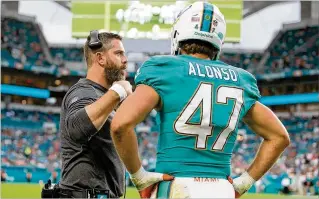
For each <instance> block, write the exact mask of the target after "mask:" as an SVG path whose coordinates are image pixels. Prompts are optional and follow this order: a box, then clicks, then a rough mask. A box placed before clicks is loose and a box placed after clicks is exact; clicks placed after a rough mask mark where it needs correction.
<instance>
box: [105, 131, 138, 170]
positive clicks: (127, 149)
mask: <svg viewBox="0 0 319 199" xmlns="http://www.w3.org/2000/svg"><path fill="white" fill-rule="evenodd" d="M111 135H112V139H113V142H114V145H115V148H116V151H117V153H118V154H119V156H120V158H121V160H122V161H123V163H124V165H125V167H126V169H127V170H128V172H129V173H131V174H132V173H135V172H137V171H138V170H139V169H140V167H141V165H142V164H141V161H140V158H139V156H138V143H137V137H136V135H135V132H134V128H125V127H115V126H112V127H111Z"/></svg>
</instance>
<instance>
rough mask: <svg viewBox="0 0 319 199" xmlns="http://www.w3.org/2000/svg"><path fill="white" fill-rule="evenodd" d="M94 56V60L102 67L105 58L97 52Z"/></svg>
mask: <svg viewBox="0 0 319 199" xmlns="http://www.w3.org/2000/svg"><path fill="white" fill-rule="evenodd" d="M95 55H96V60H97V62H98V63H99V65H100V66H102V67H104V66H105V64H106V56H105V55H104V54H103V53H102V52H97V53H96V54H95Z"/></svg>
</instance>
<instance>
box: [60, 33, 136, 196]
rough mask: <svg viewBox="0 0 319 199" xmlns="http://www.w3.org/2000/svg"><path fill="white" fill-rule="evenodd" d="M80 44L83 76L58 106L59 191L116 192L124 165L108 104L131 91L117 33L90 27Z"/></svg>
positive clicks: (114, 104) (65, 193)
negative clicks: (84, 62) (111, 123)
mask: <svg viewBox="0 0 319 199" xmlns="http://www.w3.org/2000/svg"><path fill="white" fill-rule="evenodd" d="M83 50H84V56H85V59H86V63H87V76H86V78H83V79H80V80H79V81H78V82H77V83H76V84H74V85H73V86H72V87H71V88H70V89H69V90H68V92H67V93H66V95H65V96H64V99H63V102H62V108H61V120H60V137H61V157H62V170H61V181H60V183H59V187H60V197H61V198H94V197H99V198H100V197H102V198H119V197H121V196H122V195H123V193H124V187H125V185H124V183H125V180H124V179H125V177H124V175H125V169H124V166H123V165H122V162H121V160H120V158H119V156H118V154H117V152H116V150H115V148H114V145H113V142H112V138H111V136H110V122H111V120H112V117H113V115H114V114H115V111H114V109H116V108H117V107H118V105H119V103H120V102H121V101H122V100H124V99H125V98H126V97H127V96H128V95H130V94H131V93H132V86H131V84H130V83H129V82H128V81H125V80H124V79H125V77H124V72H125V69H126V66H127V58H126V56H125V50H124V47H123V44H122V38H121V36H119V35H117V34H113V33H109V32H99V31H97V30H95V31H91V32H90V35H89V36H88V38H87V41H86V43H85V45H84V48H83ZM103 196H104V197H103Z"/></svg>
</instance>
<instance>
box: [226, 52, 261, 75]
mask: <svg viewBox="0 0 319 199" xmlns="http://www.w3.org/2000/svg"><path fill="white" fill-rule="evenodd" d="M261 58H262V55H261V54H259V53H227V52H224V53H222V55H221V57H220V59H221V60H222V61H224V62H225V63H227V64H230V65H232V66H236V67H239V68H243V69H245V70H248V71H249V72H254V71H255V70H254V69H255V67H256V66H257V65H258V63H259V62H260V60H261Z"/></svg>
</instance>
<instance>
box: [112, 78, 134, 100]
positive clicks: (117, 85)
mask: <svg viewBox="0 0 319 199" xmlns="http://www.w3.org/2000/svg"><path fill="white" fill-rule="evenodd" d="M110 90H113V91H115V92H116V93H117V94H118V95H119V96H120V101H121V102H122V101H123V100H124V99H125V98H126V97H127V96H129V95H130V94H132V85H131V84H130V82H129V81H126V80H120V81H116V82H114V83H113V84H112V86H111V88H110Z"/></svg>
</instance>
